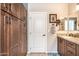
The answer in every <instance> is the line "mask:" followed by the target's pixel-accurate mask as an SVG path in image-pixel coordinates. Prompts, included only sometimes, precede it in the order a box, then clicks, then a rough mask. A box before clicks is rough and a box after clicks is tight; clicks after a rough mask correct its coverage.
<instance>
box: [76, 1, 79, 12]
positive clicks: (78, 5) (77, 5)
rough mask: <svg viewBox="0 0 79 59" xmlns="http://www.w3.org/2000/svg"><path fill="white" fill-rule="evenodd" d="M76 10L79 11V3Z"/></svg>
mask: <svg viewBox="0 0 79 59" xmlns="http://www.w3.org/2000/svg"><path fill="white" fill-rule="evenodd" d="M76 11H79V3H77V4H76Z"/></svg>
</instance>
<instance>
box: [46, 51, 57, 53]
mask: <svg viewBox="0 0 79 59" xmlns="http://www.w3.org/2000/svg"><path fill="white" fill-rule="evenodd" d="M47 53H58V51H47Z"/></svg>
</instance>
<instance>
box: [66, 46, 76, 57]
mask: <svg viewBox="0 0 79 59" xmlns="http://www.w3.org/2000/svg"><path fill="white" fill-rule="evenodd" d="M66 55H67V56H75V55H76V50H75V48H71V47H69V46H66Z"/></svg>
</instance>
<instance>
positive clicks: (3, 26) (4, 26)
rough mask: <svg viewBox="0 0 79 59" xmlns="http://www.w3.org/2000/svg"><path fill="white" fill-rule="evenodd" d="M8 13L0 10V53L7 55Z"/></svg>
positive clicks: (8, 35)
mask: <svg viewBox="0 0 79 59" xmlns="http://www.w3.org/2000/svg"><path fill="white" fill-rule="evenodd" d="M9 27H10V26H9V15H8V14H7V13H5V12H3V11H1V54H2V55H9V37H10V34H9Z"/></svg>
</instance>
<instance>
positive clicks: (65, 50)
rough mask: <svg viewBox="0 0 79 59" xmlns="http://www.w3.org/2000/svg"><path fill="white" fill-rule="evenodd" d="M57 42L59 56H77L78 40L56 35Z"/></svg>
mask: <svg viewBox="0 0 79 59" xmlns="http://www.w3.org/2000/svg"><path fill="white" fill-rule="evenodd" d="M57 42H58V53H59V54H60V55H61V56H79V38H75V37H70V36H65V35H58V36H57Z"/></svg>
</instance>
